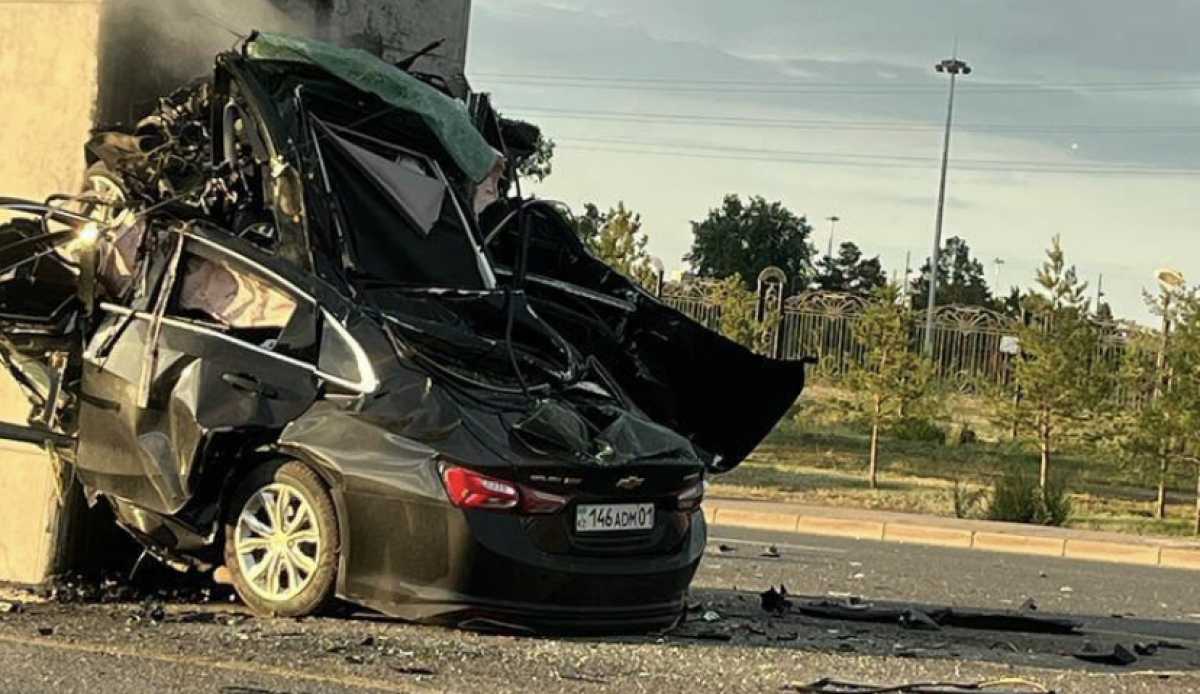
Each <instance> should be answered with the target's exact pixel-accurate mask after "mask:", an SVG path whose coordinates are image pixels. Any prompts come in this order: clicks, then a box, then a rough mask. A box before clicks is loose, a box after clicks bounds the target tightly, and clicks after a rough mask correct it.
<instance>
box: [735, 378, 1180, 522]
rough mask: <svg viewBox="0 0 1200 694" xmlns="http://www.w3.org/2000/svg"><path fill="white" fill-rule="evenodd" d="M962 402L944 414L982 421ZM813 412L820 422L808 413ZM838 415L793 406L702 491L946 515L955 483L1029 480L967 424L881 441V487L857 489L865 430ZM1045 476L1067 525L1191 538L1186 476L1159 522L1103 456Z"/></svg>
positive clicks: (1026, 459)
mask: <svg viewBox="0 0 1200 694" xmlns="http://www.w3.org/2000/svg"><path fill="white" fill-rule="evenodd" d="M805 393H806V395H805V397H806V399H810V400H816V401H817V404H818V405H819V404H820V403H822V402H825V403H828V402H829V401H830V400H836V399H838V398H841V399H843V401H844V398H845V394H844V392H839V391H836V390H835V389H831V388H821V387H815V388H813V389H811V390H807V391H805ZM962 400H963V402H962V403H955V404H954V405H953V406H952V407H950V408H948V409H949V410H950V411H953V412H955V418H956V419H958V420H959V421H962V420H975V419H978V418H979V417H982V416H983V415H982V414H981V412H982V411H983V408H982V406H981V405H979V404H978V402H977V399H972V398H962ZM819 411H820V412H821V416H814V417H811V418H810V417H809V416H808V415H809V414H810V413H813V414H817V413H818V412H819ZM839 411H841V412H845V408H843V407H840V406H838V405H837V403H836V402H834V403H833V406H830V407H818V406H814V405H813V404H811V403H805V404H803V405H801V406H799V407H797V408H796V413H795V414H796V416H795V417H794V418H790V419H785V420H784V421H783V422H781V423H780V425H779V426H778V427H777V428H776V429H775V431H774V432H772V434H771V435H770V436H768V437H767V439H766V440H765V441H764V442H763V444H762V445H760V446H759V447H758V449H756V450H755V451H754V453H753V454H751V456H750V457H749V458H748V459H747V460H746V461H745V462H743V463H742V464H741V465H740V466H739V467H738V468H737V469H735V470H734V471H732V472H729V473H726V474H723V475H720V476H717V477H714V478H713V479H712V480H711V481H712V482H713V487H712V490H711V493H712V494H713V495H714V496H735V497H741V498H751V499H763V500H773V501H793V502H797V503H805V504H819V505H827V506H838V507H841V508H864V509H876V510H886V511H900V512H907V513H924V514H932V515H940V516H950V517H953V516H954V509H955V482H956V481H958V482H959V484H960V489H967V490H970V489H980V488H988V489H990V488H991V487H992V486H993V484H994V482H995V480H996V479H997V478H998V477H999V476H1000V475H1001V474H1002V472H1003V471H1004V470H1007V469H1012V467H1014V466H1016V467H1020V468H1021V469H1022V470H1023V471H1024V472H1026V473H1027V474H1031V475H1033V476H1034V478H1035V479H1036V476H1037V471H1038V457H1037V453H1036V451H1035V450H1033V449H1032V448H1030V447H1028V446H1026V445H1023V444H1020V443H1012V442H1008V441H1005V440H1004V438H1005V437H1004V435H1003V434H1004V432H1002V431H1000V430H998V429H996V428H995V427H992V428H990V429H989V428H988V426H985V424H984V423H982V422H980V421H966V422H964V423H966V424H967V425H968V426H970V427H971V428H972V429H973V430H974V431H976V432H977V433H979V435H980V437H981V439H982V440H980V441H976V442H973V443H965V444H962V445H958V446H949V445H942V444H939V443H936V442H930V441H905V440H899V439H896V438H894V437H890V436H886V435H885V436H884V437H883V438H882V440H881V443H880V465H881V467H880V488H879V489H877V490H871V489H869V488H868V486H867V482H866V470H867V456H868V452H869V446H870V437H869V434H868V431H867V430H866V428H865V426H863V424H862V422H860V421H857V420H856V419H854V418H853V417H850V418H838V417H837V416H836V413H837V412H839ZM997 436H999V437H1000V438H999V440H997V438H996V437H997ZM1052 470H1053V472H1054V473H1055V474H1056V475H1065V476H1067V477H1068V478H1069V479H1070V480H1071V481H1072V482H1071V492H1072V493H1071V494H1070V503H1071V507H1072V514H1071V517H1070V519H1069V520H1068V521H1067V523H1066V526H1067V527H1076V528H1089V529H1096V530H1108V531H1117V532H1125V533H1132V534H1138V535H1172V536H1180V535H1190V534H1191V532H1192V515H1193V513H1194V498H1195V497H1194V485H1195V480H1194V478H1192V477H1191V472H1192V471H1191V470H1190V469H1189V470H1177V471H1176V474H1175V476H1174V477H1173V478H1172V480H1171V485H1170V487H1171V489H1172V492H1173V493H1172V501H1173V503H1172V504H1171V505H1170V506H1169V507H1168V517H1167V518H1166V519H1165V520H1163V521H1157V520H1155V519H1154V518H1153V517H1152V509H1153V499H1154V491H1153V486H1152V485H1151V484H1149V483H1148V482H1147V480H1145V479H1140V478H1139V477H1138V476H1137V475H1136V474H1134V473H1133V472H1131V471H1129V470H1127V469H1126V468H1124V467H1122V466H1120V465H1118V464H1117V463H1116V461H1115V460H1114V459H1113V458H1112V457H1111V456H1108V455H1105V454H1104V453H1103V452H1102V451H1098V450H1092V449H1088V448H1085V447H1076V448H1074V449H1071V450H1067V451H1064V452H1063V453H1062V454H1060V455H1058V456H1056V457H1055V458H1054V459H1053V460H1052ZM960 494H961V491H960ZM960 500H961V497H960ZM983 506H985V507H986V502H985V503H984V504H983Z"/></svg>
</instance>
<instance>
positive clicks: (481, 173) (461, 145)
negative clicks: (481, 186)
mask: <svg viewBox="0 0 1200 694" xmlns="http://www.w3.org/2000/svg"><path fill="white" fill-rule="evenodd" d="M246 55H247V56H249V57H250V58H251V59H256V60H277V61H292V62H297V61H299V62H304V63H309V64H311V65H315V66H317V67H319V68H321V69H322V70H325V71H326V72H328V73H330V74H331V75H333V76H335V77H337V78H338V79H341V80H343V81H345V82H347V83H348V84H351V85H353V86H354V87H356V88H358V89H361V90H362V91H364V92H368V93H370V94H374V95H375V96H378V97H379V98H380V99H382V100H383V101H384V102H386V103H387V104H389V105H391V106H394V107H396V108H398V109H402V110H405V111H410V112H412V113H415V114H417V115H418V116H420V118H421V120H422V121H424V123H425V124H426V125H427V126H428V127H429V129H430V130H431V131H432V132H433V133H434V135H436V136H437V138H438V141H439V142H441V144H442V147H444V148H445V149H446V151H447V152H448V153H449V154H450V156H451V157H452V158H453V159H454V162H455V163H456V164H457V165H458V167H459V168H460V169H462V171H463V173H465V174H466V175H467V176H468V177H469V178H470V179H471V180H472V181H474V182H476V183H478V182H480V181H482V180H483V179H484V178H486V177H487V175H488V173H490V172H491V170H492V168H493V167H494V166H495V165H496V161H497V159H498V158H499V157H500V156H501V155H500V154H499V153H498V152H496V150H495V149H493V148H492V147H491V145H489V144H488V143H487V141H486V140H485V139H484V137H483V135H482V134H480V132H479V130H478V129H477V128H476V127H475V125H474V123H472V121H471V118H470V116H469V115H468V113H467V109H466V106H465V105H464V104H463V102H461V101H458V100H456V99H453V98H451V97H449V96H446V95H445V94H442V93H441V92H439V91H438V90H437V89H434V88H433V87H431V86H429V85H427V84H425V83H424V82H422V81H421V80H419V79H417V78H415V77H413V76H412V75H409V74H408V73H406V72H405V71H403V70H401V69H400V68H398V67H396V66H394V65H391V64H389V63H386V62H384V61H383V60H381V59H379V58H377V57H375V56H374V55H371V54H370V53H368V52H366V51H363V50H359V49H356V48H340V47H338V46H335V45H332V44H328V43H322V42H320V41H312V40H309V39H305V38H301V37H298V36H290V35H285V34H274V33H269V32H262V33H259V34H257V35H256V36H255V37H254V38H253V40H251V41H249V42H248V43H247V45H246Z"/></svg>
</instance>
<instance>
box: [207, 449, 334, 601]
mask: <svg viewBox="0 0 1200 694" xmlns="http://www.w3.org/2000/svg"><path fill="white" fill-rule="evenodd" d="M224 554H225V566H226V568H227V569H228V570H229V574H230V578H231V580H232V582H233V587H234V589H235V590H237V593H238V595H239V596H240V597H241V598H242V601H243V602H244V603H245V604H246V606H247V607H249V608H250V610H251V611H253V612H254V613H255V614H258V615H262V616H269V617H304V616H307V615H311V614H314V613H317V612H319V611H321V609H322V608H324V607H325V606H326V605H328V604H329V602H330V601H331V600H332V598H333V593H334V588H335V585H336V583H337V580H336V579H337V571H338V559H339V555H340V540H339V529H338V520H337V514H336V512H335V511H334V506H333V497H332V496H330V493H329V488H328V487H327V486H326V485H325V483H324V481H322V480H321V478H320V477H319V476H318V475H317V473H316V472H314V471H313V469H312V468H310V467H309V466H307V465H305V464H304V463H300V462H297V461H294V460H275V461H271V462H269V463H265V464H263V465H260V466H259V467H257V468H255V469H254V470H252V471H251V472H250V474H248V475H247V476H246V477H245V478H243V479H242V480H241V481H240V482H239V483H238V485H237V487H236V488H235V490H234V493H233V496H232V498H231V499H230V503H229V504H228V505H227V506H226V513H225V552H224Z"/></svg>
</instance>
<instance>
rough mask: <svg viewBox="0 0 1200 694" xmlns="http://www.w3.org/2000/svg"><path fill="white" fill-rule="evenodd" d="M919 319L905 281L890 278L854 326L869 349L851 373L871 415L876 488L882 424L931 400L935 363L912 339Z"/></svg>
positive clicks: (871, 470) (871, 469)
mask: <svg viewBox="0 0 1200 694" xmlns="http://www.w3.org/2000/svg"><path fill="white" fill-rule="evenodd" d="M914 320H915V317H914V314H913V310H912V308H911V307H910V306H908V305H907V302H904V301H902V299H901V294H900V287H898V286H897V285H894V284H888V285H885V286H883V287H880V288H879V289H876V290H875V292H874V294H872V297H871V303H870V304H869V305H868V306H867V308H866V309H865V310H864V311H863V313H862V316H861V317H860V318H859V320H858V322H857V323H856V324H855V326H854V337H855V339H856V340H858V342H859V344H861V345H862V346H863V349H864V350H865V355H864V359H863V362H862V363H861V364H855V365H854V366H852V368H851V371H850V373H849V375H848V379H849V383H850V385H851V388H852V390H853V391H854V392H855V393H856V396H857V404H858V406H859V407H860V408H861V409H862V410H863V411H864V412H865V413H866V415H867V417H868V418H869V419H870V421H871V449H870V458H869V460H868V467H867V481H868V483H869V484H870V485H871V488H872V489H875V488H876V486H877V484H878V476H879V431H880V428H881V427H882V426H884V425H885V424H887V423H889V422H892V421H895V420H897V419H899V418H901V417H903V416H906V415H911V414H913V409H914V407H916V406H918V405H920V404H922V403H924V402H930V400H928V398H929V397H930V383H931V381H932V375H933V369H932V367H931V365H930V364H929V362H928V361H927V360H925V359H924V358H922V357H920V356H919V355H918V353H917V352H916V351H914V350H913V345H912V344H910V343H911V336H912V334H913V333H912V330H913V324H914Z"/></svg>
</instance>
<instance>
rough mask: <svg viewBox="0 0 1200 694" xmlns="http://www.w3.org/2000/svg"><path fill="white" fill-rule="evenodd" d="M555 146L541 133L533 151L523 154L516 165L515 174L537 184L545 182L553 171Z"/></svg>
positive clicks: (552, 141)
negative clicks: (532, 180) (530, 179)
mask: <svg viewBox="0 0 1200 694" xmlns="http://www.w3.org/2000/svg"><path fill="white" fill-rule="evenodd" d="M555 147H557V145H555V144H554V140H551V139H549V138H547V137H545V136H544V135H542V134H541V133H538V137H537V140H536V141H535V142H534V144H533V151H532V152H529V153H527V154H525V155H524V156H523V157H521V159H520V160H519V161H518V163H517V173H518V174H520V175H521V177H522V178H532V179H534V180H535V181H537V182H538V183H541V182H542V181H544V180H546V177H547V176H549V175H550V174H551V173H552V172H553V171H554V149H555Z"/></svg>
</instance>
